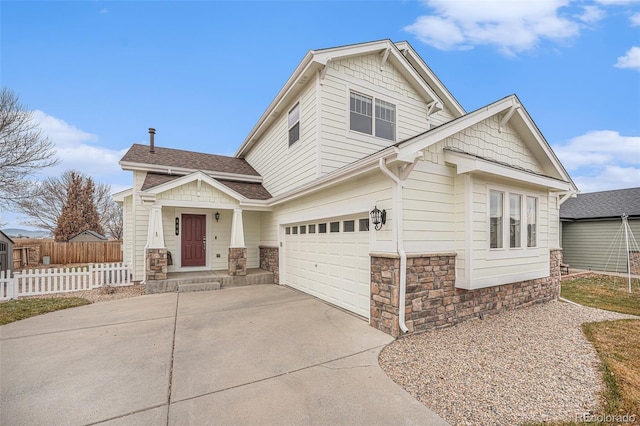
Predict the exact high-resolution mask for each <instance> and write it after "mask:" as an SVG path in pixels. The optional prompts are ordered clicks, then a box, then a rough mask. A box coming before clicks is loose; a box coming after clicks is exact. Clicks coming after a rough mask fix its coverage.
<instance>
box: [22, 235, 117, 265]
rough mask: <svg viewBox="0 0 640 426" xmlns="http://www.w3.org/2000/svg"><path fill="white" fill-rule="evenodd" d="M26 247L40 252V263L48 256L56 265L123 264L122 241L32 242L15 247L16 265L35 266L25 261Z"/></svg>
mask: <svg viewBox="0 0 640 426" xmlns="http://www.w3.org/2000/svg"><path fill="white" fill-rule="evenodd" d="M24 247H27V248H30V249H31V250H33V251H37V250H39V251H40V253H39V254H38V255H37V257H38V263H42V259H43V258H44V257H45V256H48V257H49V262H50V263H51V264H54V265H65V264H70V263H110V262H122V241H77V242H72V243H58V242H55V241H40V240H30V241H28V242H24V243H20V244H19V245H18V244H17V247H14V264H15V263H16V262H18V261H21V262H22V263H21V264H20V265H21V266H27V265H32V264H33V262H31V261H30V260H27V259H25V257H26V256H25V253H24ZM36 247H37V248H36ZM21 250H22V251H21ZM19 267H20V266H19ZM14 269H15V266H14Z"/></svg>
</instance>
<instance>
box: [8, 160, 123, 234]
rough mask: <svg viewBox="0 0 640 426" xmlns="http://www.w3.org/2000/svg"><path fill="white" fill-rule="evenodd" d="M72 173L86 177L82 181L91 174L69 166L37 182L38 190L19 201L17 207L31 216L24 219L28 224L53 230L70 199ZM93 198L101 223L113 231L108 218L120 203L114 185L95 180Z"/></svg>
mask: <svg viewBox="0 0 640 426" xmlns="http://www.w3.org/2000/svg"><path fill="white" fill-rule="evenodd" d="M72 174H75V175H77V176H79V177H80V178H81V179H82V180H83V184H84V181H86V180H87V179H88V176H86V175H84V174H82V173H80V172H78V171H74V170H67V171H65V172H64V173H63V174H62V175H60V176H58V177H50V178H47V179H45V180H43V181H41V182H38V183H37V190H36V194H34V196H32V197H30V198H27V199H24V200H20V201H19V202H18V203H17V205H16V208H17V210H18V211H20V212H21V213H22V214H24V215H25V216H27V217H28V218H29V219H28V220H26V221H25V222H24V224H25V225H29V226H33V227H35V228H40V229H44V230H47V231H49V232H51V233H53V231H54V230H55V229H56V226H57V224H58V218H59V217H60V215H61V214H62V208H63V207H64V204H65V202H66V200H67V191H68V188H69V187H70V185H71V183H72V177H71V176H72ZM94 202H95V205H96V208H97V210H98V216H99V217H100V224H101V225H102V227H103V228H104V230H105V231H110V230H111V228H114V230H115V229H116V228H115V227H114V225H109V222H110V221H112V220H113V219H112V217H113V214H114V213H113V209H115V207H114V205H115V206H116V207H120V206H118V205H117V204H116V203H115V202H114V201H113V197H112V196H111V187H110V186H109V185H106V184H103V183H96V184H95V186H94ZM121 216H122V215H121ZM111 237H113V238H117V239H119V237H117V236H116V235H114V234H111Z"/></svg>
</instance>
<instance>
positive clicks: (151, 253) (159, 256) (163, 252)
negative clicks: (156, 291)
mask: <svg viewBox="0 0 640 426" xmlns="http://www.w3.org/2000/svg"><path fill="white" fill-rule="evenodd" d="M145 276H146V280H147V281H158V280H166V279H167V249H166V248H156V249H147V253H146V275H145Z"/></svg>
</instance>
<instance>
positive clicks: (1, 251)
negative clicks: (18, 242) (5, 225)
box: [0, 231, 15, 273]
mask: <svg viewBox="0 0 640 426" xmlns="http://www.w3.org/2000/svg"><path fill="white" fill-rule="evenodd" d="M14 244H15V243H14V242H13V240H12V239H11V238H9V236H8V235H7V234H5V233H4V232H2V231H0V272H5V273H6V272H7V271H8V270H11V269H13V245H14Z"/></svg>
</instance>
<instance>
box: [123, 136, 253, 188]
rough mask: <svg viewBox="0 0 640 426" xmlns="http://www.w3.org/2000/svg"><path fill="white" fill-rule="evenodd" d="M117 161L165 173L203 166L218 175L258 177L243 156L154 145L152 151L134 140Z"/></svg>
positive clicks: (183, 171)
mask: <svg viewBox="0 0 640 426" xmlns="http://www.w3.org/2000/svg"><path fill="white" fill-rule="evenodd" d="M120 165H121V166H122V168H123V169H125V170H127V169H143V170H152V171H156V172H165V173H167V171H171V172H176V173H179V174H186V173H189V172H194V171H197V170H203V171H205V172H210V173H209V174H211V173H214V174H216V175H218V176H227V177H232V176H235V177H242V176H244V177H245V178H246V177H253V179H249V180H253V181H256V180H257V181H260V180H261V177H260V174H259V173H258V172H257V171H256V170H255V169H254V168H253V167H251V165H250V164H249V163H248V162H247V161H246V160H245V159H244V158H235V157H226V156H223V155H215V154H205V153H201V152H193V151H184V150H181V149H173V148H161V147H157V146H156V147H155V152H150V151H149V146H148V145H141V144H134V145H133V146H132V147H131V148H130V149H129V151H127V153H126V154H125V155H124V157H122V159H121V160H120ZM169 174H170V173H169ZM243 180H244V179H243Z"/></svg>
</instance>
